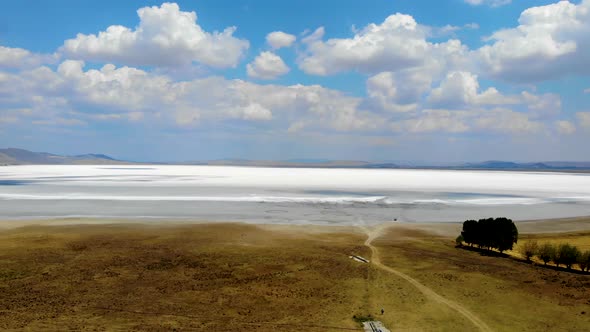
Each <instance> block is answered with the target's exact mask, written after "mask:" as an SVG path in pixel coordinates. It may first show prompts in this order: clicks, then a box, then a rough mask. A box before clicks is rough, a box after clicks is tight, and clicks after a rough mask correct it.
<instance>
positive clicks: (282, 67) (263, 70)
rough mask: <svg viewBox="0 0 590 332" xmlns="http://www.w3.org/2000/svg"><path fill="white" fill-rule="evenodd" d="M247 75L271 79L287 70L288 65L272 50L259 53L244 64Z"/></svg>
mask: <svg viewBox="0 0 590 332" xmlns="http://www.w3.org/2000/svg"><path fill="white" fill-rule="evenodd" d="M246 70H247V72H248V76H250V77H254V78H260V79H265V80H272V79H275V78H277V77H279V76H282V75H285V74H286V73H288V72H289V67H288V66H287V65H286V64H285V62H284V61H283V59H281V57H280V56H278V55H276V54H274V53H272V52H262V53H260V54H259V55H258V56H257V57H256V58H255V59H254V61H252V63H249V64H248V65H247V66H246Z"/></svg>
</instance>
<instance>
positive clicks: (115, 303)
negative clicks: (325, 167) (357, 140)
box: [0, 218, 590, 331]
mask: <svg viewBox="0 0 590 332" xmlns="http://www.w3.org/2000/svg"><path fill="white" fill-rule="evenodd" d="M105 222H107V223H105ZM82 223H85V224H82ZM552 223H557V224H559V223H562V225H563V226H564V227H562V228H559V227H558V226H555V225H552V226H547V224H545V223H543V222H541V221H537V222H531V223H527V226H524V227H521V225H524V223H520V224H519V228H521V233H523V231H522V228H525V229H526V228H527V227H528V229H527V231H528V232H529V233H530V234H531V235H528V233H525V234H523V236H522V237H523V238H526V237H528V236H530V237H534V238H541V237H542V238H543V239H552V238H554V239H557V240H562V239H568V238H575V239H576V243H577V244H578V245H584V244H585V243H586V244H590V224H589V223H588V220H587V219H583V218H581V219H580V218H579V219H576V220H562V221H552ZM28 224H29V225H27V226H22V227H14V226H20V225H22V223H21V224H16V222H14V223H13V225H14V226H12V227H6V226H7V224H4V226H5V229H4V230H2V231H0V328H3V329H17V330H18V329H28V330H68V329H70V330H80V329H109V330H154V329H155V330H161V329H174V328H177V329H191V330H203V331H209V330H224V331H225V330H227V331H314V330H317V331H332V330H333V331H337V330H355V329H357V330H358V329H360V324H359V323H358V320H359V318H360V317H368V316H369V315H371V316H372V317H376V318H377V319H378V320H381V321H383V322H384V323H385V325H386V326H387V327H388V328H389V329H390V330H392V331H401V330H403V331H407V330H417V331H421V330H451V329H453V330H465V331H472V330H477V329H478V328H481V326H486V327H488V328H489V329H491V330H497V331H514V330H522V331H542V330H572V331H573V330H583V329H585V328H587V323H588V321H589V319H590V276H589V275H584V274H575V273H569V272H564V271H556V270H553V269H546V268H543V267H540V266H536V265H531V264H526V263H523V262H520V261H518V260H515V259H510V258H501V257H490V256H484V255H481V254H480V253H478V252H474V251H468V250H462V249H457V248H455V245H454V236H456V233H455V231H457V230H458V229H459V228H460V225H458V224H393V225H387V226H385V227H383V228H382V231H381V232H380V233H379V234H378V236H375V238H374V239H373V241H372V245H373V246H374V247H375V248H376V250H378V254H379V256H380V263H381V264H383V265H385V266H387V267H388V268H390V269H393V270H395V271H398V272H401V273H402V274H403V275H405V276H408V277H410V278H411V279H412V280H415V281H416V283H418V284H419V286H420V287H417V284H413V283H411V282H408V279H407V278H404V277H400V275H396V274H394V273H390V272H389V271H387V270H384V269H382V268H380V267H379V266H376V265H374V264H373V263H372V262H371V263H369V264H365V263H362V262H358V261H356V260H353V259H350V258H349V256H350V255H358V256H362V257H365V258H367V259H369V260H370V259H371V256H372V252H371V250H370V249H369V247H367V246H365V240H366V239H367V233H366V231H367V230H365V229H363V228H357V227H338V226H331V227H320V226H310V225H299V226H281V225H250V224H241V223H209V224H207V223H196V224H192V223H191V224H175V225H166V226H164V225H162V224H159V223H139V222H136V223H129V222H126V221H116V220H111V221H103V222H101V221H100V220H94V221H89V220H53V221H43V222H40V221H35V222H33V221H32V222H28ZM35 224H36V225H35ZM535 224H537V225H540V226H537V229H536V230H535V229H534V228H535V227H534V225H535ZM584 227H586V228H585V229H584ZM554 228H555V229H556V230H561V232H556V231H553V232H551V231H549V232H548V231H547V230H548V229H554ZM430 292H432V293H435V294H436V295H437V296H439V297H440V298H442V299H444V301H446V302H449V303H454V304H458V305H460V307H461V308H462V310H463V309H464V310H465V311H466V312H468V313H469V315H472V316H473V317H475V320H477V321H478V322H482V325H481V326H476V325H474V324H473V322H474V319H472V320H470V319H466V317H468V316H465V315H464V314H461V313H460V312H458V311H457V310H456V308H454V307H453V306H449V305H446V304H445V302H444V301H439V300H437V299H439V298H437V297H436V296H433V295H432V294H431V293H430ZM381 309H384V311H385V312H384V314H383V315H381ZM355 317H356V319H355Z"/></svg>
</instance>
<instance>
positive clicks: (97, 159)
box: [0, 148, 129, 165]
mask: <svg viewBox="0 0 590 332" xmlns="http://www.w3.org/2000/svg"><path fill="white" fill-rule="evenodd" d="M85 164H129V162H126V161H122V160H117V159H115V158H112V157H109V156H107V155H104V154H92V153H89V154H82V155H76V156H62V155H57V154H52V153H47V152H33V151H29V150H25V149H17V148H6V149H0V165H85Z"/></svg>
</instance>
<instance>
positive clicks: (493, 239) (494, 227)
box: [461, 218, 518, 252]
mask: <svg viewBox="0 0 590 332" xmlns="http://www.w3.org/2000/svg"><path fill="white" fill-rule="evenodd" d="M461 235H462V236H463V239H464V241H465V242H466V243H468V244H469V245H470V246H472V245H474V244H475V245H477V246H478V247H480V248H485V249H488V250H490V249H498V250H499V251H500V252H503V251H505V250H510V249H512V248H513V246H514V243H517V241H518V229H517V228H516V225H515V224H514V222H513V221H512V220H510V219H507V218H495V219H494V218H487V219H479V220H478V221H475V220H466V221H465V222H463V230H462V231H461Z"/></svg>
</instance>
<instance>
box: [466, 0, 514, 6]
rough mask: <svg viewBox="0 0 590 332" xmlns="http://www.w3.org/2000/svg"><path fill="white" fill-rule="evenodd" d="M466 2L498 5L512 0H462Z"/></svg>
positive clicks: (475, 4)
mask: <svg viewBox="0 0 590 332" xmlns="http://www.w3.org/2000/svg"><path fill="white" fill-rule="evenodd" d="M464 1H465V2H466V3H468V4H470V5H472V6H479V5H487V6H490V7H500V6H504V5H508V4H510V3H511V2H512V0H464Z"/></svg>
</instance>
